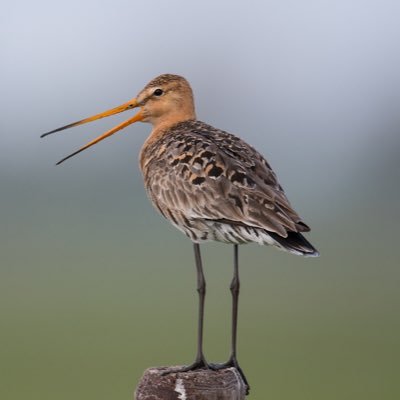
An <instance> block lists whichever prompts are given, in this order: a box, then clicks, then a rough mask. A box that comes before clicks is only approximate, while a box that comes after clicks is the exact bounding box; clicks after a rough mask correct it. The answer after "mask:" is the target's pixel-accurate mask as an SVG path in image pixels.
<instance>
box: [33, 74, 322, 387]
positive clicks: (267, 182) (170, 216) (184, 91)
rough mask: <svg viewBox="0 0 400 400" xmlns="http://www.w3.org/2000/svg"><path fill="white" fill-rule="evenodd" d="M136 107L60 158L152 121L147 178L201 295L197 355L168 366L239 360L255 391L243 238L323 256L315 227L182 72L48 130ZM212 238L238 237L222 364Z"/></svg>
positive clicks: (144, 154) (144, 159)
mask: <svg viewBox="0 0 400 400" xmlns="http://www.w3.org/2000/svg"><path fill="white" fill-rule="evenodd" d="M133 108H137V109H138V110H139V111H138V112H137V114H135V115H134V116H132V117H130V118H129V119H127V120H126V121H124V122H122V123H120V124H119V125H117V126H115V127H114V128H112V129H110V130H108V131H107V132H105V133H104V134H102V135H101V136H99V137H97V138H96V139H94V140H92V141H91V142H89V143H87V144H86V145H85V146H83V147H81V148H80V149H78V150H77V151H75V152H73V153H72V154H69V155H68V156H66V157H64V158H63V159H61V160H60V161H59V162H58V163H57V165H59V164H61V163H63V162H64V161H66V160H68V159H69V158H71V157H73V156H75V155H76V154H78V153H80V152H82V151H84V150H86V149H88V148H89V147H91V146H93V145H95V144H96V143H98V142H100V141H102V140H103V139H105V138H107V137H109V136H111V135H113V134H114V133H116V132H118V131H120V130H121V129H123V128H126V127H127V126H128V125H131V124H133V123H135V122H138V121H141V122H145V123H150V124H151V125H152V131H151V133H150V135H149V136H148V137H147V139H146V140H145V142H144V144H143V146H142V149H141V151H140V155H139V164H140V169H141V172H142V175H143V180H144V186H145V189H146V192H147V194H148V197H149V199H150V201H151V203H152V204H153V206H154V207H155V208H156V210H158V211H159V213H160V214H161V215H162V216H163V217H164V218H166V219H167V220H168V221H169V222H171V223H172V225H173V226H175V227H176V228H178V229H179V230H180V231H181V232H183V233H184V234H185V235H186V236H187V237H188V238H189V239H190V240H191V241H192V243H193V249H194V258H195V266H196V272H197V291H198V296H199V311H198V331H197V353H196V358H195V360H194V362H193V363H192V364H190V365H187V366H183V367H179V368H167V369H166V371H164V373H165V374H168V373H178V372H185V371H195V370H200V369H204V368H209V369H213V370H219V369H223V368H229V367H235V368H236V369H237V370H238V371H239V373H240V375H241V376H242V379H243V381H244V383H245V385H246V391H247V392H248V391H249V389H250V386H249V384H248V381H247V378H246V376H245V374H244V373H243V370H242V369H241V367H240V365H239V363H238V360H237V325H238V303H239V291H240V279H239V245H242V244H246V243H257V244H260V245H272V246H274V247H276V248H278V249H280V250H284V251H287V252H289V253H292V254H295V255H302V256H306V257H307V256H309V257H316V256H318V255H319V252H318V250H317V249H316V248H315V247H314V246H313V245H312V244H311V243H310V242H309V241H308V240H307V239H306V238H305V237H304V236H303V233H304V232H308V231H310V228H309V226H308V225H307V224H306V223H305V222H303V220H302V219H301V217H300V216H299V215H298V214H297V212H296V211H295V210H294V209H293V208H292V206H291V204H290V203H289V200H288V199H287V197H286V195H285V192H284V190H283V188H282V186H281V185H280V183H279V181H278V179H277V176H276V174H275V172H274V171H273V169H272V168H271V166H270V164H269V163H268V162H267V160H266V159H265V158H264V157H263V156H262V155H261V154H260V153H259V152H258V151H257V150H256V149H255V148H253V147H252V146H251V145H249V144H248V143H246V142H245V141H244V140H243V139H241V138H239V137H238V136H236V135H233V134H231V133H228V132H225V131H223V130H221V129H217V128H214V127H213V126H211V125H209V124H207V123H204V122H202V121H200V120H198V119H197V117H196V112H195V103H194V96H193V91H192V88H191V86H190V84H189V82H188V81H187V80H186V79H185V78H184V77H182V76H179V75H174V74H163V75H160V76H158V77H156V78H154V79H153V80H151V81H150V82H149V83H148V84H147V85H146V86H145V87H144V88H143V89H142V90H141V91H140V92H139V93H138V95H137V96H136V97H135V98H133V99H131V100H129V101H128V102H126V103H123V104H121V105H120V106H118V107H115V108H112V109H110V110H108V111H105V112H102V113H99V114H96V115H94V116H92V117H89V118H85V119H82V120H80V121H77V122H74V123H71V124H68V125H65V126H62V127H60V128H57V129H54V130H52V131H50V132H47V133H44V134H43V135H41V137H45V136H48V135H50V134H54V133H56V132H59V131H62V130H65V129H68V128H72V127H76V126H79V125H82V124H86V123H88V122H92V121H95V120H98V119H100V118H104V117H108V116H110V115H114V114H117V113H121V112H123V111H127V110H131V109H133ZM208 241H216V242H222V243H226V244H230V245H233V278H232V281H231V284H230V291H231V295H232V320H231V350H230V357H229V359H228V361H227V362H225V363H222V364H215V363H214V364H213V363H209V362H208V361H207V360H206V358H205V356H204V352H203V325H204V304H205V295H206V281H205V277H204V272H203V265H202V259H201V253H200V245H201V244H203V243H205V242H208Z"/></svg>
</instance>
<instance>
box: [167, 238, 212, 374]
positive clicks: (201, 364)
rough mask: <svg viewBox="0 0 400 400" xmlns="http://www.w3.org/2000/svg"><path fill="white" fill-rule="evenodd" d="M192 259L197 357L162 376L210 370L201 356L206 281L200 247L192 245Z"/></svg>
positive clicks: (196, 244)
mask: <svg viewBox="0 0 400 400" xmlns="http://www.w3.org/2000/svg"><path fill="white" fill-rule="evenodd" d="M194 258H195V262H196V271H197V292H198V293H199V320H198V328H197V329H198V330H197V355H196V359H195V360H194V362H193V363H192V364H190V365H188V366H184V367H180V368H168V369H167V370H165V371H163V375H166V374H170V373H176V372H187V371H193V370H196V369H200V368H210V366H209V365H208V363H207V361H206V360H205V357H204V354H203V324H204V300H205V297H206V281H205V279H204V273H203V266H202V262H201V254H200V245H199V244H198V243H194Z"/></svg>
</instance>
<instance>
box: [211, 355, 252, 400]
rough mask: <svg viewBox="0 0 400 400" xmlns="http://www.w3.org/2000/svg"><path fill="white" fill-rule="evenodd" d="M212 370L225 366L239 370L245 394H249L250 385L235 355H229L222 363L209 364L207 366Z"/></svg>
mask: <svg viewBox="0 0 400 400" xmlns="http://www.w3.org/2000/svg"><path fill="white" fill-rule="evenodd" d="M209 367H210V368H211V369H212V370H213V371H218V370H220V369H226V368H236V370H237V371H238V372H239V374H240V376H241V378H242V380H243V382H244V384H245V386H246V395H248V394H249V392H250V385H249V383H248V381H247V378H246V376H245V374H244V373H243V371H242V368H240V366H239V363H238V362H237V359H236V357H231V358H230V359H229V360H228V361H227V362H225V363H222V364H214V363H213V364H210V366H209Z"/></svg>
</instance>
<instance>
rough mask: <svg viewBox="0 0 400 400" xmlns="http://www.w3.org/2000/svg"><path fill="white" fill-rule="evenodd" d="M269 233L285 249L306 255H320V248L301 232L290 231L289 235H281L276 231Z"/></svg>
mask: <svg viewBox="0 0 400 400" xmlns="http://www.w3.org/2000/svg"><path fill="white" fill-rule="evenodd" d="M268 234H269V235H270V236H271V237H272V239H274V240H275V242H277V245H278V247H280V248H282V249H283V250H286V251H289V252H290V253H294V254H298V255H303V256H306V257H318V256H319V252H318V250H317V249H316V248H315V247H314V246H313V245H312V244H311V243H310V242H309V241H308V240H307V239H306V238H305V237H304V236H303V235H302V234H301V233H298V232H288V235H287V237H282V236H279V235H278V234H276V233H274V232H268Z"/></svg>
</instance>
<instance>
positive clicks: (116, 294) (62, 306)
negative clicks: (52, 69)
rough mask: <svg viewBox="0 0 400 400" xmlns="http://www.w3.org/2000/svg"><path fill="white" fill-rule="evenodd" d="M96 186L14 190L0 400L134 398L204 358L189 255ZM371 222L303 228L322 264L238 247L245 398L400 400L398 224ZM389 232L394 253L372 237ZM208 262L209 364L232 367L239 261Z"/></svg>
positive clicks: (209, 255) (143, 206) (136, 206)
mask: <svg viewBox="0 0 400 400" xmlns="http://www.w3.org/2000/svg"><path fill="white" fill-rule="evenodd" d="M86 178H87V177H82V178H81V180H80V179H77V185H76V186H75V191H73V192H70V191H69V190H68V189H67V187H68V185H66V186H65V184H63V185H62V184H61V182H60V183H57V182H53V183H52V184H51V185H48V184H46V182H45V181H43V180H40V179H35V178H32V177H30V178H26V181H21V180H19V181H18V180H15V179H13V180H9V181H7V180H4V181H3V182H4V184H5V186H3V187H4V188H6V189H7V190H5V191H4V193H5V195H4V197H3V200H4V201H5V203H4V204H5V206H6V207H7V208H8V210H9V213H7V215H3V216H2V218H3V227H4V229H3V230H2V232H1V243H2V244H1V283H0V285H1V287H0V289H1V291H0V297H1V302H0V310H1V321H2V322H1V331H0V340H1V343H2V346H1V354H0V360H1V361H0V368H1V370H0V374H1V376H2V379H1V383H0V398H2V399H7V400H17V399H18V400H19V399H21V398H27V397H29V398H30V399H32V400H36V399H44V398H57V399H58V400H64V399H70V398H71V397H73V398H79V399H80V398H82V399H83V398H96V399H110V398H113V399H116V398H121V399H124V398H125V399H129V398H132V392H133V389H134V387H135V386H136V383H137V381H138V379H139V378H140V376H141V373H142V372H143V371H144V369H145V368H147V367H149V366H157V365H169V364H170V365H173V364H179V363H188V362H190V361H192V358H193V357H194V352H195V340H196V337H195V335H196V312H197V296H196V291H195V272H194V263H193V256H192V246H191V244H190V242H189V241H188V240H186V239H185V238H184V237H183V236H182V235H181V234H180V233H179V232H178V231H175V230H174V229H173V228H172V227H170V226H169V225H168V224H167V223H166V222H163V221H162V219H161V218H160V217H159V216H158V215H156V213H155V212H154V211H153V210H152V209H151V206H150V205H149V204H148V203H147V201H146V200H145V197H144V194H143V191H142V190H143V189H141V188H139V187H140V186H139V185H140V183H139V182H136V181H135V182H134V184H133V185H132V186H131V187H127V188H126V189H124V190H126V191H125V192H124V191H121V188H122V187H124V186H123V185H121V182H111V183H109V184H108V186H107V192H105V191H104V188H103V185H102V182H96V181H95V182H92V183H90V186H89V187H83V186H82V187H80V186H79V185H80V183H79V182H81V181H82V182H84V181H85V179H86ZM88 182H89V180H88ZM69 187H70V186H69ZM29 191H30V192H31V193H30V196H22V195H21V194H20V192H21V193H27V192H29ZM41 199H42V200H43V201H40V200H41ZM355 204H356V202H355ZM308 213H309V214H311V213H310V212H308ZM364 215H365V209H360V208H358V207H354V208H353V212H352V214H351V216H349V215H342V216H341V217H340V218H337V217H336V218H332V217H330V216H329V215H328V216H326V215H325V216H318V215H316V216H314V220H313V221H310V218H306V220H307V221H309V222H310V223H311V225H312V227H313V233H312V235H311V237H312V241H313V242H314V243H315V244H316V246H317V247H318V248H319V249H320V251H321V254H322V257H321V258H320V259H303V258H300V257H294V256H291V255H288V254H284V253H281V252H278V251H275V250H273V249H271V248H265V247H259V246H244V247H243V246H242V247H241V252H240V259H241V260H240V261H241V279H242V296H241V303H240V324H239V335H240V336H239V358H240V361H241V363H242V366H243V368H244V370H245V371H246V374H247V375H248V378H249V380H250V383H251V385H252V393H251V396H250V398H254V399H262V398H274V399H292V398H297V399H307V400H309V399H321V398H323V399H325V400H330V399H338V398H340V399H352V400H353V399H376V398H382V399H395V398H398V397H399V395H400V383H399V380H398V373H399V367H398V359H399V356H400V354H399V344H400V339H399V337H400V322H399V318H398V306H399V304H400V301H399V300H400V295H399V291H398V286H399V277H400V275H399V272H398V267H397V263H396V259H397V256H396V248H395V247H394V246H392V245H391V243H390V240H391V239H390V238H392V237H394V236H392V235H394V234H395V227H394V225H395V224H391V223H390V221H389V220H388V221H387V223H386V222H385V221H386V220H385V218H383V219H382V216H379V218H378V217H377V216H374V215H371V216H370V218H369V219H368V220H366V219H365V218H364ZM318 222H320V223H318ZM379 223H381V224H382V223H385V229H386V231H385V232H386V237H387V238H389V239H388V240H386V241H385V240H381V239H379V238H378V239H379V240H377V237H375V236H374V235H372V234H371V230H370V226H371V225H374V224H375V225H376V224H379ZM203 257H204V264H205V272H206V277H207V283H208V297H207V302H206V332H205V338H206V344H205V348H206V354H207V356H208V358H209V359H210V360H212V361H218V360H221V361H222V360H224V359H225V358H226V357H227V356H228V352H229V343H230V342H229V340H230V338H229V329H230V293H229V290H228V286H229V282H230V279H231V270H232V266H231V260H232V249H231V248H230V247H229V246H225V245H217V244H210V245H206V246H203Z"/></svg>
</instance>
